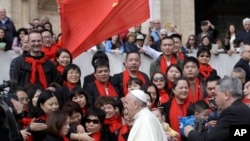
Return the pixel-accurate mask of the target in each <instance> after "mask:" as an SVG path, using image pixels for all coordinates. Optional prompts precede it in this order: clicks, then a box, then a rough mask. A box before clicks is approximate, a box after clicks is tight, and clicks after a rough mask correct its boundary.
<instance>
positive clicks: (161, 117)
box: [151, 108, 180, 141]
mask: <svg viewBox="0 0 250 141" xmlns="http://www.w3.org/2000/svg"><path fill="white" fill-rule="evenodd" d="M151 111H152V113H153V114H155V116H156V117H157V118H158V119H159V121H160V123H161V125H162V127H163V130H164V131H165V132H166V135H167V139H168V141H173V140H176V139H178V137H179V136H180V135H179V133H178V132H176V131H174V130H173V129H172V128H171V127H170V126H169V124H168V123H167V122H165V115H164V111H163V110H161V109H160V108H153V109H152V110H151Z"/></svg>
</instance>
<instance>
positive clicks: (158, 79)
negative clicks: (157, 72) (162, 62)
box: [153, 77, 165, 82]
mask: <svg viewBox="0 0 250 141" xmlns="http://www.w3.org/2000/svg"><path fill="white" fill-rule="evenodd" d="M153 81H154V82H158V81H160V82H163V81H165V77H155V78H153Z"/></svg>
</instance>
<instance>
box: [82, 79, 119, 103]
mask: <svg viewBox="0 0 250 141" xmlns="http://www.w3.org/2000/svg"><path fill="white" fill-rule="evenodd" d="M113 87H114V85H113ZM114 88H115V87H114ZM115 90H116V93H117V94H118V97H117V98H119V97H120V96H119V93H118V91H117V89H116V88H115ZM86 93H87V97H88V103H89V104H90V106H93V105H95V100H96V99H97V98H98V97H99V96H100V94H99V92H98V89H97V87H96V84H95V82H91V83H89V84H88V85H87V88H86Z"/></svg>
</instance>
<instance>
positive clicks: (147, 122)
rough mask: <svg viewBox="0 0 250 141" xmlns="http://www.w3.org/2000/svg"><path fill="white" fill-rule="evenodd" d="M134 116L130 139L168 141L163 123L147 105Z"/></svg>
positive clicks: (135, 140)
mask: <svg viewBox="0 0 250 141" xmlns="http://www.w3.org/2000/svg"><path fill="white" fill-rule="evenodd" d="M134 118H135V121H134V124H133V126H132V129H131V131H130V132H129V136H128V141H167V138H166V135H165V133H164V130H163V127H162V125H161V123H160V122H159V120H158V119H157V117H156V116H155V115H154V114H153V113H152V112H150V111H149V109H148V108H147V107H146V108H143V109H141V110H140V111H139V112H138V113H136V115H135V116H134Z"/></svg>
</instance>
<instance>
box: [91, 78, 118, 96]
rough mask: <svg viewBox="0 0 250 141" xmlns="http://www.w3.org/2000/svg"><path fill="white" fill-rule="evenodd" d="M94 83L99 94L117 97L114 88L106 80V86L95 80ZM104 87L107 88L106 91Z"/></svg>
mask: <svg viewBox="0 0 250 141" xmlns="http://www.w3.org/2000/svg"><path fill="white" fill-rule="evenodd" d="M95 85H96V87H97V90H98V92H99V95H100V96H112V97H118V94H117V93H116V90H115V88H114V87H113V86H112V84H111V83H110V82H108V84H107V87H105V86H104V85H103V84H102V83H100V81H98V80H95ZM106 88H108V93H106V90H105V89H106Z"/></svg>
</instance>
